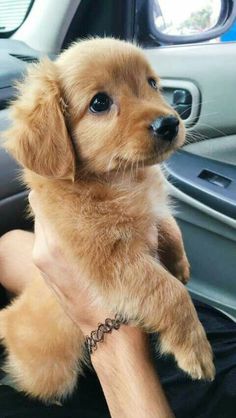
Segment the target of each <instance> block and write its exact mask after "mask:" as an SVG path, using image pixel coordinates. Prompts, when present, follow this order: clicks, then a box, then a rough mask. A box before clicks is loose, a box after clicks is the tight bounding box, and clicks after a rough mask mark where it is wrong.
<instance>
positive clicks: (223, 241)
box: [146, 43, 236, 318]
mask: <svg viewBox="0 0 236 418" xmlns="http://www.w3.org/2000/svg"><path fill="white" fill-rule="evenodd" d="M146 55H147V57H148V58H149V60H150V61H151V63H152V66H153V67H154V68H155V69H156V71H157V72H158V74H159V75H160V76H161V77H162V78H163V79H164V83H163V86H164V89H163V93H164V94H165V95H166V91H165V89H166V86H167V87H168V80H174V85H175V87H176V88H181V83H183V82H184V81H187V82H191V83H192V84H193V85H195V86H196V88H197V89H198V91H199V99H198V100H199V102H197V101H196V100H195V102H194V103H193V105H194V106H196V107H198V116H197V117H196V120H195V121H194V123H191V126H189V125H188V124H187V123H186V127H187V128H188V129H187V143H186V145H185V147H184V148H183V150H184V152H182V151H181V152H180V153H179V155H178V153H177V154H176V155H175V156H173V158H171V159H170V160H169V161H168V162H167V164H166V168H167V172H168V171H169V174H171V176H170V181H171V182H173V184H171V185H170V190H171V195H172V196H173V197H174V201H175V207H176V217H177V220H178V222H179V225H180V227H181V229H182V232H183V238H184V242H185V247H186V251H187V254H188V257H189V260H190V264H191V280H190V283H189V285H188V287H189V289H190V291H191V292H192V294H193V295H194V296H196V297H197V298H200V299H202V300H204V301H206V302H208V303H210V304H213V305H215V306H218V307H219V308H221V309H222V310H224V311H225V312H228V313H229V314H231V315H233V316H234V317H235V318H236V220H235V209H234V210H233V211H232V212H230V211H228V210H227V202H226V200H227V199H226V194H227V195H228V196H229V193H230V187H231V190H232V183H230V184H231V186H226V188H225V187H221V185H219V184H212V183H211V182H209V181H208V180H209V179H204V178H199V174H200V173H201V172H202V171H203V170H206V171H207V172H213V173H215V174H217V175H221V176H223V177H226V178H228V177H229V179H230V180H234V181H233V184H234V186H235V172H236V169H235V164H236V106H235V102H236V91H235V88H233V86H235V81H236V80H235V78H236V75H235V74H236V59H235V55H236V44H235V43H228V44H223V45H222V44H218V43H215V44H199V45H190V46H173V47H171V46H170V47H163V48H152V49H147V50H146ZM178 80H179V82H180V83H179V86H178ZM167 100H169V101H170V103H171V96H170V95H169V97H167ZM184 154H186V155H185V158H184ZM180 157H181V158H180ZM193 157H197V158H196V160H197V161H198V162H196V161H195V162H194V163H193V160H194V158H193ZM178 158H179V160H178ZM195 163H196V164H195ZM194 164H195V165H194ZM197 164H199V166H198V165H197ZM212 178H213V177H212ZM213 180H214V178H213ZM216 180H217V177H216ZM220 181H221V180H220ZM184 182H185V185H183V183H184ZM234 186H233V190H232V194H231V195H230V199H231V200H232V201H231V203H232V204H233V206H234V204H235V203H236V192H235V189H234ZM207 188H208V191H209V190H210V192H211V194H212V198H213V200H214V199H215V203H214V202H213V203H212V204H211V203H210V201H209V200H208V199H207V198H206V199H203V198H202V196H203V195H204V191H206V189H207ZM224 193H225V195H224Z"/></svg>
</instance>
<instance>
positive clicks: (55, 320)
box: [0, 38, 214, 401]
mask: <svg viewBox="0 0 236 418" xmlns="http://www.w3.org/2000/svg"><path fill="white" fill-rule="evenodd" d="M11 117H12V127H11V128H10V130H9V131H8V132H7V133H6V137H7V138H8V141H7V144H6V147H7V149H8V150H9V152H10V153H11V154H12V155H13V156H14V157H15V158H16V160H17V161H19V162H20V163H21V164H22V165H23V167H24V182H25V184H26V186H27V187H28V188H30V189H34V190H36V191H38V192H39V194H40V196H41V204H42V208H43V211H44V213H45V215H46V216H47V217H48V218H49V219H50V221H51V223H52V224H54V226H55V228H57V230H58V232H59V233H60V236H61V240H62V243H63V247H64V251H65V254H66V255H67V257H68V260H73V261H76V262H77V263H79V265H80V270H81V271H83V272H84V274H83V275H82V277H87V280H88V285H89V287H90V289H91V291H92V292H93V295H95V296H96V298H97V300H98V303H100V304H103V305H105V306H106V307H107V309H109V310H110V311H111V312H113V313H114V314H115V313H116V312H118V313H121V314H122V315H123V316H124V317H125V318H127V319H128V320H129V321H132V323H134V324H135V325H136V326H140V327H142V328H143V329H144V330H145V331H146V332H158V333H159V347H160V351H161V353H171V354H173V355H174V356H175V359H176V361H177V363H178V365H179V367H180V368H182V369H183V370H184V371H186V372H187V373H188V374H189V375H190V376H191V377H192V378H193V379H201V378H203V379H213V377H214V365H213V362H212V351H211V348H210V345H209V343H208V341H207V338H206V335H205V332H204V330H203V328H202V325H201V324H200V322H199V320H198V317H197V315H196V312H195V309H194V307H193V304H192V302H191V299H190V297H189V294H188V292H187V290H186V289H185V287H184V286H183V284H182V283H181V281H182V282H183V283H186V281H187V279H188V276H189V267H188V261H187V258H186V255H185V252H184V247H183V243H182V239H181V234H180V231H179V229H178V227H177V225H176V223H175V221H174V219H173V218H172V216H171V211H170V208H169V206H168V199H167V185H166V180H165V178H164V176H163V174H162V171H161V167H160V163H161V162H162V161H163V160H165V159H166V158H167V157H169V156H170V155H171V153H172V152H173V151H175V150H176V149H178V148H179V147H180V146H181V145H182V144H183V142H184V137H185V133H184V126H183V124H182V122H181V120H180V118H179V116H178V114H177V113H176V112H175V111H174V110H173V109H172V108H171V107H170V106H169V105H168V104H167V103H166V102H165V101H164V99H163V97H162V95H161V93H160V90H159V78H158V76H157V75H156V73H155V72H154V71H153V69H152V68H151V67H150V65H149V63H148V62H147V60H146V59H145V56H144V54H143V53H142V51H141V50H140V49H139V48H138V47H136V46H134V45H132V44H129V43H125V42H123V41H119V40H114V39H109V38H107V39H99V38H98V39H93V40H86V41H81V42H79V43H75V44H73V45H72V46H71V47H70V48H69V49H68V50H67V51H65V52H63V53H62V54H61V55H60V56H59V58H58V59H57V60H56V61H55V62H51V61H49V60H47V59H45V60H44V61H42V62H41V63H39V64H37V65H33V66H32V67H30V69H29V71H28V76H27V77H26V80H25V81H24V82H23V83H22V84H21V85H20V86H19V97H18V98H17V99H16V101H15V102H14V103H13V104H12V106H11ZM164 265H165V267H164ZM65 280H66V278H65ZM0 337H1V339H2V343H3V344H4V345H5V347H6V351H7V355H8V357H7V362H6V369H7V371H8V373H10V375H11V377H12V378H13V379H14V381H15V383H16V385H17V387H18V388H19V389H20V390H23V391H25V392H27V393H28V394H30V395H32V396H34V397H38V398H40V399H42V400H44V401H50V400H52V399H61V398H63V397H65V396H67V395H68V394H70V393H71V392H72V391H73V389H74V387H75V384H76V380H77V375H78V374H79V373H81V364H82V362H83V359H84V350H83V346H84V338H83V336H82V333H81V331H80V330H79V329H78V328H77V327H76V326H75V325H74V324H73V322H72V321H71V320H70V319H69V318H68V317H67V316H66V314H65V313H64V311H63V309H62V308H61V306H60V305H59V303H58V302H57V300H56V299H55V297H54V296H53V295H52V294H51V292H50V291H49V290H48V288H47V286H46V285H45V283H44V280H43V279H42V277H41V276H40V272H39V273H38V275H37V277H32V280H31V284H30V285H29V286H28V287H27V288H26V290H25V291H24V292H23V293H22V294H21V295H20V296H19V297H18V298H17V299H15V300H14V301H13V303H12V304H11V305H10V306H9V307H7V308H6V309H4V310H2V311H1V313H0Z"/></svg>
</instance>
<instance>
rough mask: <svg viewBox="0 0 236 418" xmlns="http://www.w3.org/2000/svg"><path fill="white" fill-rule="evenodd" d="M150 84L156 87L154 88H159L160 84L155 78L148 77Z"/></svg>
mask: <svg viewBox="0 0 236 418" xmlns="http://www.w3.org/2000/svg"><path fill="white" fill-rule="evenodd" d="M148 84H149V85H150V86H151V87H152V88H153V89H154V90H158V85H157V82H156V80H155V79H154V78H152V77H149V78H148Z"/></svg>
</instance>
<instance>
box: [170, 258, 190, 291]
mask: <svg viewBox="0 0 236 418" xmlns="http://www.w3.org/2000/svg"><path fill="white" fill-rule="evenodd" d="M172 274H173V276H174V277H176V278H177V279H178V280H180V281H181V282H182V283H183V284H187V283H188V281H189V277H190V265H189V262H188V259H187V257H186V254H183V256H182V257H181V258H180V259H179V260H178V261H176V263H175V264H174V266H173V271H172Z"/></svg>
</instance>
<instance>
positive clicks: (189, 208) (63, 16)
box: [0, 0, 236, 417]
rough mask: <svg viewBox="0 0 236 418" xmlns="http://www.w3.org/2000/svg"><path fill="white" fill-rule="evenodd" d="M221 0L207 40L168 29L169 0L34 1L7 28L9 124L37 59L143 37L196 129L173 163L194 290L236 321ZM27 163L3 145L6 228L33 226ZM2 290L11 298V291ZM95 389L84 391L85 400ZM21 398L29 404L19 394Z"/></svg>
mask: <svg viewBox="0 0 236 418" xmlns="http://www.w3.org/2000/svg"><path fill="white" fill-rule="evenodd" d="M221 3H222V4H221V9H220V13H219V19H218V20H217V21H216V23H215V25H214V27H213V29H212V30H209V31H208V32H209V33H208V32H207V31H206V33H205V38H204V34H201V36H203V39H202V38H201V37H200V38H199V37H198V35H197V34H195V33H194V34H193V35H191V34H190V35H188V36H182V38H181V36H176V35H171V34H169V35H168V34H164V35H163V36H161V35H160V33H161V30H160V28H159V29H158V27H157V23H155V22H157V21H158V19H157V18H156V19H154V18H153V16H155V15H156V14H157V13H158V10H157V9H158V7H160V5H161V1H160V2H159V3H158V2H157V1H154V0H152V1H151V0H147V1H145V0H116V1H106V0H96V1H94V0H61V1H60V2H58V1H56V0H44V1H43V2H42V1H40V0H34V1H28V6H27V10H26V11H27V13H26V14H25V16H24V20H23V22H21V24H20V26H19V27H18V28H16V29H14V30H12V31H6V32H2V33H1V32H0V132H3V131H4V130H5V129H6V127H7V126H8V125H9V119H8V109H7V106H8V104H9V102H10V101H11V100H12V99H13V98H14V94H15V84H14V83H15V81H17V80H21V79H22V78H23V77H24V74H25V72H26V70H27V67H28V65H30V64H32V63H34V62H38V61H39V60H40V58H42V57H44V56H45V55H47V56H49V57H50V58H51V59H55V58H56V56H57V54H58V53H60V51H61V50H63V49H64V48H66V47H67V46H68V45H70V43H71V42H73V41H75V40H77V39H81V38H86V37H88V36H114V37H118V38H121V39H125V40H128V41H134V42H137V43H138V44H139V45H141V46H142V47H143V48H144V52H145V54H146V56H147V58H148V59H149V61H150V63H151V65H152V66H153V67H154V69H155V70H156V71H157V73H158V74H159V75H160V77H161V86H162V91H163V94H164V96H165V97H166V99H167V100H168V102H169V103H170V104H171V105H173V106H174V107H175V108H176V110H177V111H178V112H179V113H180V115H181V117H182V119H183V120H184V122H185V125H186V128H187V138H186V143H185V145H184V146H183V147H182V149H181V150H180V151H178V152H176V153H175V154H174V155H173V156H172V157H171V158H170V159H169V160H168V161H166V162H165V164H164V166H165V171H166V173H167V175H168V180H169V187H170V194H171V196H172V200H173V205H174V213H175V217H176V219H177V221H178V224H179V225H180V227H181V231H182V234H183V239H184V243H185V248H186V252H187V255H188V258H189V261H190V265H191V280H190V282H189V284H188V288H189V291H190V292H191V294H192V296H193V297H194V298H196V299H198V300H200V301H204V302H206V303H208V304H209V305H212V306H215V307H217V308H218V309H219V310H221V311H223V312H225V313H226V314H227V315H229V316H230V317H231V318H232V319H233V320H236V111H235V100H236V99H235V97H236V96H235V74H236V59H235V57H236V43H235V41H236V39H234V40H232V41H229V42H223V41H222V39H221V36H222V34H223V33H225V32H226V31H227V30H229V28H230V27H231V26H232V25H233V22H234V20H235V17H236V14H235V3H234V1H231V0H229V1H222V2H221ZM157 4H159V6H158V7H157V6H156V5H157ZM0 7H1V5H0ZM0 26H1V25H0ZM162 34H163V33H162ZM95 65H96V64H95ZM91 71H92V68H91ZM0 141H1V139H0ZM19 170H20V167H18V166H17V164H16V162H15V161H13V159H11V157H10V156H9V155H8V154H7V153H6V151H5V150H4V149H3V148H0V235H3V234H4V233H6V232H7V231H10V230H13V229H26V230H32V227H33V225H32V223H31V221H29V220H28V219H27V217H26V216H25V212H26V206H27V195H28V191H27V190H24V187H23V186H22V185H21V183H20V181H19ZM1 298H2V306H4V304H5V303H7V302H6V297H5V293H4V290H3V289H2V290H1ZM82 387H83V385H82ZM96 390H97V391H98V392H99V391H101V389H100V388H99V387H98V386H97V387H96ZM82 391H83V388H82ZM86 393H87V390H85V389H84V395H83V396H84V397H85V398H86V396H87V395H86ZM1 396H2V395H1ZM17 402H18V404H19V405H20V404H21V398H20V395H19V398H18V400H17ZM101 402H104V401H101ZM72 405H73V400H72ZM19 408H20V407H19ZM55 408H56V407H55ZM97 408H98V409H99V401H98V406H97ZM22 414H23V413H22V412H21V415H17V414H15V415H12V416H14V417H17V416H19V417H22V416H23V415H22ZM44 416H46V415H44ZM50 416H53V415H50ZM55 416H58V417H59V416H64V415H63V414H61V415H60V413H58V415H55ZM68 416H69V415H68ZM71 416H74V415H73V413H72V415H71ZM81 416H83V417H85V416H87V415H86V412H84V414H83V413H82V415H81ZM88 416H90V417H93V416H98V415H97V413H96V411H94V415H93V413H92V412H90V415H88Z"/></svg>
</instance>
